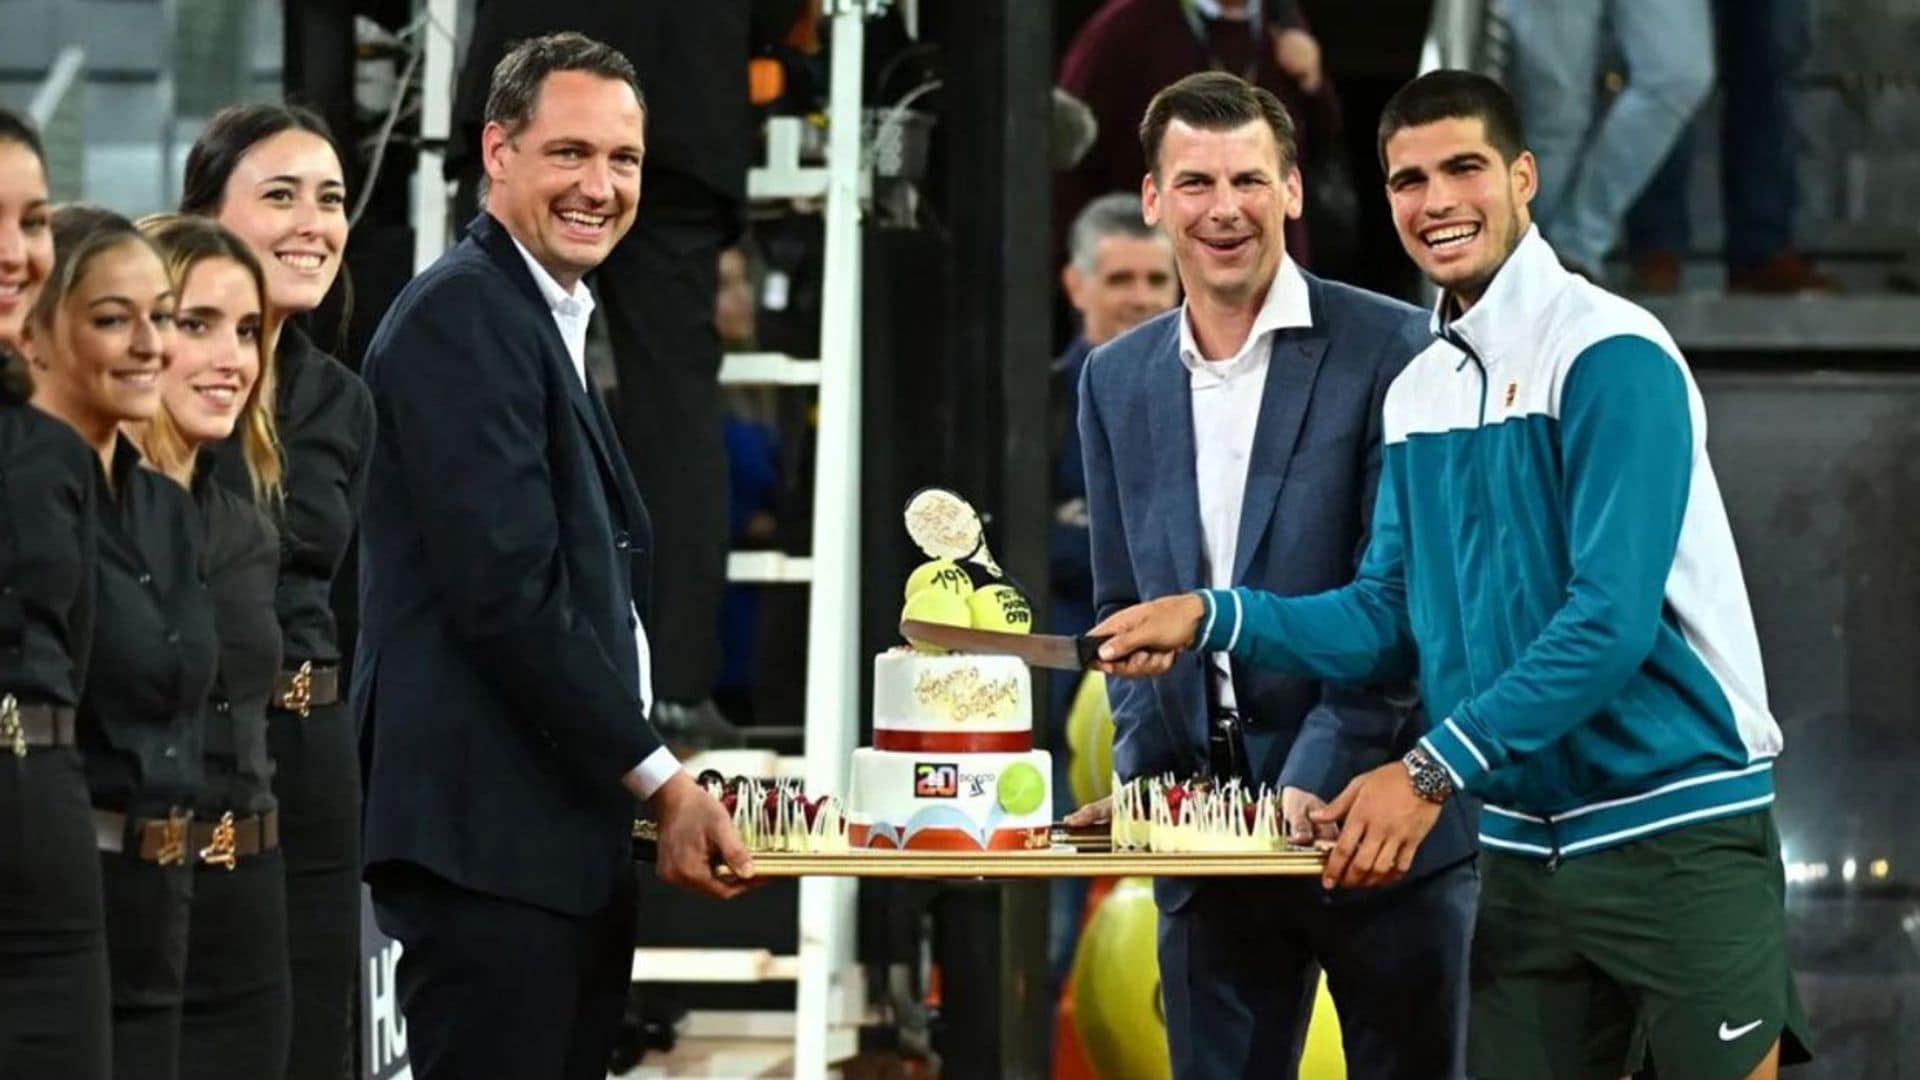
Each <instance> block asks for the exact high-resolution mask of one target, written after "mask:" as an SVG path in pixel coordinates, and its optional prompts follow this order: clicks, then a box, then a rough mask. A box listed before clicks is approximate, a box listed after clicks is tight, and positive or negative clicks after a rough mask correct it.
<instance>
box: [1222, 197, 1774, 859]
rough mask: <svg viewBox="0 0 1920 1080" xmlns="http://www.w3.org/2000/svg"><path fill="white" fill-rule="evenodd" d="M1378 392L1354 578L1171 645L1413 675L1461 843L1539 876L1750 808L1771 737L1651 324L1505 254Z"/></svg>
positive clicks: (1676, 396)
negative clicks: (1470, 819) (1480, 292)
mask: <svg viewBox="0 0 1920 1080" xmlns="http://www.w3.org/2000/svg"><path fill="white" fill-rule="evenodd" d="M1434 329H1435V332H1436V333H1437V335H1438V337H1439V340H1437V341H1435V342H1434V343H1433V344H1432V345H1431V346H1429V347H1428V348H1427V349H1426V350H1425V351H1424V352H1422V353H1421V354H1420V355H1419V356H1418V357H1415V358H1414V360H1413V362H1412V363H1411V364H1409V365H1408V366H1407V368H1406V370H1405V371H1403V372H1402V373H1401V374H1400V376H1399V378H1397V379H1396V380H1395V381H1394V383H1393V386H1392V388H1391V389H1390V390H1389V391H1388V393H1387V398H1386V406H1385V432H1386V448H1385V454H1384V464H1383V468H1382V469H1381V473H1380V490H1379V496H1378V498H1379V503H1378V507H1377V509H1376V510H1375V511H1374V517H1373V536H1372V541H1371V543H1370V545H1369V547H1368V549H1367V552H1366V555H1365V558H1364V560H1363V564H1362V566H1361V568H1360V573H1359V577H1358V579H1357V580H1355V581H1354V582H1353V584H1351V585H1348V586H1346V587H1344V588H1341V589H1337V590H1334V591H1332V592H1326V593H1320V594H1318V595H1314V596H1305V597H1286V598H1283V597H1280V596H1276V595H1273V594H1270V593H1261V592H1254V591H1250V590H1247V589H1233V590H1219V591H1207V592H1203V593H1202V594H1201V595H1202V596H1203V597H1204V598H1205V600H1206V602H1207V616H1206V619H1205V620H1204V621H1203V623H1202V627H1201V633H1200V638H1199V639H1198V641H1197V642H1196V647H1198V648H1205V649H1210V650H1222V649H1224V650H1227V651H1229V652H1231V653H1232V655H1233V657H1234V659H1235V660H1238V661H1241V662H1243V663H1249V664H1254V665H1260V666H1266V667H1272V668H1278V669H1282V670H1285V671H1290V672H1294V673H1297V674H1300V675H1306V676H1311V677H1314V678H1322V679H1332V680H1344V681H1354V682H1361V681H1367V680H1372V679H1377V678H1384V677H1389V676H1404V675H1406V674H1408V673H1410V672H1412V671H1413V670H1415V666H1416V663H1417V671H1418V674H1419V676H1420V682H1421V693H1422V696H1423V697H1424V698H1425V701H1426V706H1427V711H1428V714H1429V715H1430V716H1433V717H1438V718H1440V719H1439V720H1438V721H1437V722H1436V723H1435V724H1434V725H1433V727H1432V729H1431V730H1430V731H1428V732H1427V733H1426V735H1425V737H1424V738H1423V739H1422V740H1421V745H1422V746H1424V747H1425V748H1426V749H1427V752H1428V753H1429V754H1431V755H1432V756H1433V757H1434V758H1436V759H1438V760H1439V761H1440V762H1442V763H1443V764H1444V765H1445V766H1446V768H1447V771H1448V772H1449V773H1451V774H1452V777H1453V781H1454V784H1455V786H1456V787H1457V788H1459V789H1460V790H1464V791H1468V792H1471V793H1473V794H1475V795H1478V796H1480V797H1481V798H1482V799H1484V800H1485V803H1486V806H1485V812H1484V813H1483V814H1482V815H1481V822H1480V842H1481V843H1482V844H1485V845H1486V846H1488V847H1490V848H1494V849H1496V850H1499V851H1505V852H1512V853H1517V854H1521V855H1528V856H1536V857H1539V858H1542V859H1548V860H1556V861H1557V860H1558V859H1560V858H1561V857H1570V856H1576V855H1582V854H1585V853H1587V852H1591V851H1597V850H1600V849H1602V848H1605V847H1608V846H1611V845H1615V844H1623V843H1626V842H1628V841H1631V840H1634V839H1637V838H1639V837H1643V836H1647V835H1649V834H1652V833H1657V832H1661V831H1664V830H1668V829H1674V828H1678V827H1680V826H1683V825H1687V824H1691V823H1693V822H1698V821H1705V820H1708V819H1711V818H1716V817H1723V816H1727V815H1731V814H1737V813H1744V812H1746V811H1750V810H1753V809H1755V808H1758V807H1762V806H1765V805H1767V804H1769V803H1771V802H1772V801H1773V776H1772V760H1773V758H1774V757H1775V756H1776V755H1778V754H1779V753H1780V746H1781V737H1780V728H1779V725H1778V724H1776V723H1775V722H1774V719H1773V716H1772V714H1771V713H1770V712H1769V711H1768V709H1767V694H1766V684H1765V680H1764V678H1763V676H1762V673H1761V668H1760V648H1759V644H1758V642H1757V640H1756V639H1755V636H1754V629H1753V613H1752V610H1751V609H1750V607H1749V606H1748V603H1747V593H1746V586H1745V583H1744V582H1743V581H1742V579H1741V576H1740V560H1739V556H1738V554H1737V553H1736V552H1735V551H1734V546H1733V536H1732V533H1731V532H1730V530H1729V529H1728V526H1727V515H1726V509H1725V507H1724V506H1723V505H1722V503H1721V501H1720V490H1719V487H1718V485H1717V484H1716V483H1715V482H1714V478H1713V469H1712V467H1711V466H1710V465H1709V464H1708V462H1707V451H1706V413H1705V411H1704V409H1703V407H1702V405H1701V400H1700V392H1699V390H1698V388H1697V387H1695V385H1694V383H1693V378H1692V376H1691V375H1690V374H1689V372H1688V370H1687V366H1686V364H1685V362H1684V361H1682V360H1681V358H1680V350H1679V348H1678V347H1677V346H1675V345H1674V343H1673V339H1672V338H1671V337H1670V336H1668V334H1667V332H1666V330H1665V329H1664V328H1663V327H1662V326H1661V325H1660V323H1659V322H1658V321H1657V320H1656V319H1654V317H1653V316H1652V315H1650V314H1648V313H1647V312H1646V311H1644V310H1642V309H1641V308H1639V307H1637V306H1636V305H1634V304H1631V303H1629V302H1627V301H1626V300H1623V299H1621V298H1619V297H1617V296H1614V295H1613V294H1611V293H1608V292H1606V291H1604V290H1602V289H1600V288H1598V287H1596V286H1594V285H1592V284H1590V283H1588V282H1587V281H1586V280H1585V279H1583V278H1580V277H1577V276H1575V275H1572V274H1569V273H1567V272H1566V271H1565V270H1563V269H1561V267H1560V263H1559V261H1558V259H1556V258H1555V256H1554V253H1553V250H1552V249H1551V248H1550V247H1548V246H1547V243H1546V241H1545V240H1543V239H1541V237H1540V236H1539V234H1538V233H1537V232H1534V231H1529V232H1528V234H1527V236H1526V237H1525V238H1524V239H1523V240H1522V241H1521V243H1520V245H1519V247H1518V248H1517V249H1516V250H1515V251H1514V253H1513V255H1512V256H1511V257H1510V258H1509V259H1508V261H1507V263H1506V265H1505V266H1504V267H1502V268H1501V270H1500V271H1499V273H1498V274H1497V275H1496V276H1495V278H1494V280H1493V282H1492V283H1491V284H1490V285H1489V286H1488V288H1487V291H1486V294H1485V295H1484V296H1483V297H1482V298H1481V299H1480V301H1479V303H1477V304H1475V305H1474V306H1473V308H1472V309H1471V310H1469V311H1468V312H1467V313H1466V314H1465V315H1463V316H1461V317H1460V318H1458V319H1454V320H1453V321H1452V322H1451V323H1447V322H1445V321H1444V320H1443V318H1442V317H1441V315H1440V314H1438V313H1436V315H1435V318H1434Z"/></svg>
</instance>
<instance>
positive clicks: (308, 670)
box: [280, 660, 313, 719]
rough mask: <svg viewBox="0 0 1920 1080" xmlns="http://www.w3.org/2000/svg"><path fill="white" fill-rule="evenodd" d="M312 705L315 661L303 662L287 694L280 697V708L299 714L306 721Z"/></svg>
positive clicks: (291, 681)
mask: <svg viewBox="0 0 1920 1080" xmlns="http://www.w3.org/2000/svg"><path fill="white" fill-rule="evenodd" d="M312 705H313V661H311V660H303V661H301V663H300V667H299V669H298V670H296V671H295V672H294V673H293V678H292V679H291V680H289V683H288V686H287V690H286V692H285V693H283V694H281V695H280V707H281V708H283V709H285V710H287V711H288V712H297V713H299V714H300V716H301V717H302V718H303V719H304V718H305V717H306V715H307V710H308V709H309V708H310V707H311V706H312Z"/></svg>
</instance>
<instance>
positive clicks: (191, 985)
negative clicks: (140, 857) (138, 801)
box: [133, 214, 291, 1080]
mask: <svg viewBox="0 0 1920 1080" xmlns="http://www.w3.org/2000/svg"><path fill="white" fill-rule="evenodd" d="M140 230H141V232H142V233H143V234H145V235H146V237H147V239H148V240H150V241H152V243H153V245H154V246H155V247H156V248H157V249H159V252H160V256H161V258H162V259H163V260H164V261H165V262H166V265H167V271H168V275H169V276H170V277H171V279H172V280H173V282H174V287H175V289H176V290H177V293H178V296H179V301H178V304H177V306H176V309H175V315H174V339H173V346H172V349H171V351H170V353H169V357H170V362H169V363H168V364H167V367H166V370H165V371H163V372H162V373H161V375H160V411H159V412H158V413H156V414H155V415H154V418H153V419H152V420H150V421H147V422H145V423H143V424H139V425H137V426H134V428H133V430H134V434H135V436H136V438H137V439H138V441H139V442H140V446H141V449H142V450H143V451H144V452H145V453H146V456H147V463H148V465H149V466H150V467H152V468H154V469H157V470H159V471H160V472H162V473H165V474H166V475H167V476H168V477H169V478H171V479H173V480H175V481H176V482H178V483H179V484H180V485H181V486H182V487H185V488H187V489H188V490H189V491H190V492H191V493H192V495H193V501H194V505H195V507H196V509H198V511H199V512H200V520H201V526H202V528H203V529H204V531H205V533H206V545H207V546H206V551H207V557H206V583H207V592H208V594H209V595H210V596H211V597H212V598H213V621H214V630H215V633H216V636H217V637H218V640H219V643H220V656H219V664H218V666H217V668H216V670H215V675H214V683H213V693H212V695H211V696H210V697H209V698H208V700H207V704H206V712H205V721H204V723H205V732H206V734H205V739H204V741H203V742H202V766H203V768H204V770H205V777H206V779H205V783H204V785H203V786H202V787H201V789H200V798H199V799H198V801H197V802H196V803H195V804H194V825H193V842H192V844H191V845H189V847H190V850H191V852H192V855H193V859H194V860H195V863H194V883H193V909H192V914H191V917H190V920H189V927H190V929H189V933H188V935H187V941H188V946H187V977H186V991H185V1002H184V1007H183V1014H184V1015H183V1018H182V1024H181V1037H180V1075H181V1076H182V1077H185V1078H187V1080H204V1078H219V1077H232V1078H234V1080H270V1078H273V1077H278V1076H281V1075H283V1074H284V1073H285V1071H286V1063H287V1041H288V1031H289V1025H290V1023H291V1001H290V996H289V990H288V970H287V908H286V904H287V897H286V870H285V865H284V863H283V862H282V860H281V854H280V810H279V805H278V803H277V802H276V801H275V800H274V797H273V788H272V779H273V762H272V760H271V759H270V758H269V756H268V753H267V703H268V702H269V701H270V700H271V699H272V697H273V690H274V681H275V677H276V676H277V675H278V674H279V671H280V621H279V618H278V616H277V615H276V613H275V610H274V588H275V584H276V583H277V581H278V580H279V575H280V541H279V534H278V532H277V531H276V530H275V528H274V526H273V525H272V524H271V522H270V521H269V511H270V509H271V508H272V507H273V506H274V504H276V503H277V502H278V500H279V498H280V480H281V471H280V453H279V446H278V444H277V441H276V439H275V435H274V424H273V387H274V379H273V368H272V365H271V363H269V362H268V360H267V358H266V355H265V348H264V346H263V341H262V336H261V335H262V333H263V329H264V325H265V322H266V317H267V314H266V312H267V305H266V291H267V290H266V281H265V276H264V275H263V274H262V273H261V270H260V263H259V260H257V259H255V258H254V256H253V252H252V251H251V250H249V249H248V247H247V245H246V244H245V243H244V242H242V241H241V240H240V239H239V238H238V237H236V236H234V235H233V234H232V233H230V232H228V231H227V230H226V229H223V228H221V227H220V226H219V225H218V224H216V223H214V222H212V221H210V220H208V219H206V218H198V217H187V216H183V215H178V214H167V215H160V216H157V217H152V218H148V219H146V220H144V221H142V222H141V223H140ZM223 443H224V444H231V445H232V446H233V448H234V449H235V450H236V451H237V453H238V456H239V457H240V459H241V460H242V461H243V462H244V463H245V465H246V469H247V476H248V482H249V487H250V488H251V494H250V495H241V494H239V493H237V492H234V491H232V490H229V489H228V488H227V487H226V486H224V485H222V484H220V483H218V482H216V481H215V480H214V478H213V464H214V448H215V447H218V446H221V445H222V444H223Z"/></svg>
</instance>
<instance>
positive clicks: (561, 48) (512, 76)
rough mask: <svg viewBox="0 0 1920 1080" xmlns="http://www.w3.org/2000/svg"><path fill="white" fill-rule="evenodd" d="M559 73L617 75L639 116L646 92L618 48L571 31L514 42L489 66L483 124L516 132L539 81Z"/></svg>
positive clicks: (535, 98) (534, 101) (536, 98)
mask: <svg viewBox="0 0 1920 1080" xmlns="http://www.w3.org/2000/svg"><path fill="white" fill-rule="evenodd" d="M558 71H584V72H586V73H587V74H589V75H598V76H600V77H601V78H603V79H619V80H620V81H622V82H624V83H626V84H627V85H628V86H630V87H632V88H633V96H634V99H635V100H637V101H638V102H639V103H640V110H641V112H642V113H643V114H644V113H645V112H646V108H647V99H646V96H645V95H643V94H642V93H641V92H640V77H639V76H638V75H636V74H634V71H633V64H632V63H631V62H630V61H628V60H627V58H626V56H625V55H623V54H622V53H621V52H620V50H618V49H616V48H614V47H613V46H611V45H606V44H603V43H601V42H598V41H595V40H593V39H592V38H590V37H588V36H587V35H585V34H580V33H575V32H574V31H572V30H568V31H565V32H563V33H558V34H547V35H544V36H542V37H536V38H528V39H526V40H525V41H519V42H515V43H514V46H513V48H511V49H509V50H507V55H505V56H503V57H501V58H500V62H499V63H498V64H495V65H494V67H493V83H492V85H491V86H490V87H489V88H488V89H487V112H486V122H487V123H489V124H499V125H500V126H501V127H503V128H506V129H507V134H508V135H509V136H514V135H518V134H520V132H521V131H522V130H524V129H525V128H526V126H527V124H528V122H530V121H531V120H532V119H533V110H534V107H535V106H536V105H538V104H539V103H540V84H542V83H544V82H545V81H546V79H547V76H549V75H552V74H553V73H555V72H558Z"/></svg>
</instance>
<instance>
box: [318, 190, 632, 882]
mask: <svg viewBox="0 0 1920 1080" xmlns="http://www.w3.org/2000/svg"><path fill="white" fill-rule="evenodd" d="M365 371H366V380H367V386H368V388H369V389H371V390H372V392H373V402H374V409H375V413H376V415H377V417H378V423H379V428H378V434H377V437H376V439H375V441H374V447H373V455H372V457H371V459H370V460H369V462H368V466H367V488H366V495H365V498H364V502H363V505H362V516H361V526H360V639H359V650H358V653H357V656H356V659H355V662H354V667H353V692H352V706H351V707H352V709H353V713H354V716H355V717H356V718H357V720H358V722H359V725H360V752H361V769H362V775H363V776H364V777H365V779H366V804H365V809H364V814H363V821H364V825H363V831H364V834H365V861H366V864H367V867H368V872H369V873H370V874H371V873H376V872H377V871H378V867H379V866H380V864H382V863H388V862H405V863H413V864H415V865H417V866H422V867H425V868H426V869H428V870H430V871H432V872H433V873H435V874H438V875H439V876H440V877H442V878H445V879H446V880H448V881H451V882H453V883H455V884H456V885H459V886H462V887H464V888H467V889H469V890H472V891H475V892H483V893H488V894H491V895H495V896H504V897H508V898H510V899H514V900H519V901H521V902H524V903H527V904H532V905H536V906H540V907H545V908H549V909H551V910H554V911H559V912H563V913H566V914H573V915H579V914H585V913H588V912H592V911H597V910H599V909H601V908H602V907H604V906H605V905H606V903H607V901H608V900H609V899H610V898H611V897H612V896H613V895H614V892H615V890H616V889H617V888H618V887H620V883H621V882H622V880H623V879H624V878H625V877H626V876H627V875H630V874H632V873H633V868H632V865H631V864H632V858H633V842H632V839H631V831H632V827H633V816H634V811H635V809H636V807H635V803H634V801H633V797H632V796H631V795H630V794H628V792H627V790H626V789H625V788H624V787H622V786H621V777H622V776H623V775H624V774H625V773H626V772H627V771H628V770H630V769H632V768H633V767H634V766H635V765H638V764H639V763H640V762H641V761H642V760H643V759H644V758H646V756H647V755H648V754H650V753H652V752H653V751H654V750H655V749H657V748H658V747H659V746H660V745H661V743H660V738H659V736H658V735H657V734H656V733H655V732H654V730H653V729H652V728H651V727H650V726H648V724H647V722H646V720H645V719H644V717H643V715H642V711H641V706H640V699H639V692H638V685H639V658H638V655H637V653H636V650H635V647H634V636H633V632H634V620H635V615H634V611H635V608H636V606H637V607H638V609H639V610H640V611H641V612H644V611H646V607H647V593H648V584H649V580H650V576H651V573H652V563H651V555H650V554H649V549H650V548H651V547H652V526H651V523H650V521H649V519H648V517H647V511H646V507H645V506H644V505H642V503H641V501H640V495H639V493H638V491H637V489H636V488H635V487H634V483H633V477H632V476H631V475H630V474H629V473H628V470H627V459H626V455H625V454H623V453H622V452H621V450H620V445H619V442H618V441H617V439H616V437H615V435H614V432H613V425H612V422H611V421H610V420H609V419H608V418H607V414H606V409H605V408H604V406H603V405H602V404H601V402H600V401H599V399H598V398H597V397H595V396H594V395H592V394H590V393H589V392H588V391H587V389H586V387H585V386H584V385H583V384H582V382H581V380H580V376H579V374H578V373H577V372H576V371H575V369H574V367H573V362H572V360H571V359H569V357H568V355H567V350H566V344H565V342H563V341H562V340H561V338H560V331H559V329H558V328H557V327H556V326H555V325H554V321H553V315H552V314H551V312H550V311H549V309H548V307H547V304H546V301H545V300H544V299H543V298H542V297H541V295H540V291H539V288H538V287H537V286H536V285H535V284H534V280H533V275H532V274H531V273H529V272H528V270H527V266H526V261H525V260H524V259H523V258H522V257H521V256H520V253H519V251H518V250H517V249H516V248H515V247H514V245H513V240H512V237H511V236H509V235H508V233H507V231H506V229H505V227H503V226H502V225H501V224H500V223H499V222H497V221H495V220H494V219H493V218H491V217H489V216H486V215H484V214H483V215H481V216H480V217H479V218H478V219H476V221H475V222H474V224H473V225H472V227H471V228H470V229H469V230H468V232H467V237H466V239H465V240H462V241H461V242H460V243H459V244H458V245H456V246H455V247H454V248H453V250H451V251H449V252H448V253H447V254H445V255H444V256H442V257H441V258H440V259H439V261H437V262H435V263H434V264H433V265H432V266H430V267H428V268H427V270H426V271H425V272H423V273H422V274H421V275H420V276H419V277H416V278H414V279H413V281H412V282H410V283H409V284H408V285H407V287H406V288H405V289H404V290H402V291H401V293H400V296H399V298H398V299H397V300H395V301H394V304H393V307H392V308H391V309H389V310H388V312H387V315H386V318H384V319H382V320H381V322H380V328H379V330H378V331H377V332H376V333H375V334H374V338H373V343H372V345H371V347H370V348H369V349H368V352H367V360H366V368H365Z"/></svg>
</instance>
